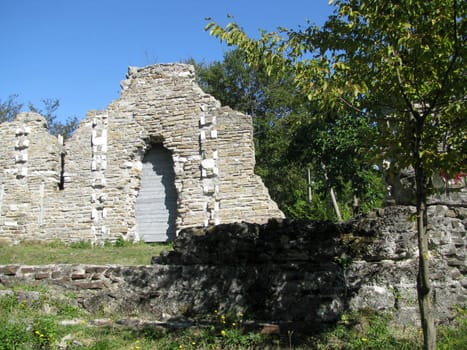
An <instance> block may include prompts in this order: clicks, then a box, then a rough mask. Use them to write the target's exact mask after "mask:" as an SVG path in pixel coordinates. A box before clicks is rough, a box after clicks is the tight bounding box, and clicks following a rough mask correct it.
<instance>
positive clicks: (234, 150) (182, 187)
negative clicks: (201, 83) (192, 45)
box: [0, 64, 283, 243]
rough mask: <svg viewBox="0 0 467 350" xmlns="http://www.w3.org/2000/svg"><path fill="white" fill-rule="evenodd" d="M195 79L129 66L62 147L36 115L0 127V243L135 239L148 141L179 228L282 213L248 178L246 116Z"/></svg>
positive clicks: (181, 72) (185, 71)
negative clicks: (161, 161)
mask: <svg viewBox="0 0 467 350" xmlns="http://www.w3.org/2000/svg"><path fill="white" fill-rule="evenodd" d="M194 78H195V76H194V69H193V67H191V66H189V65H183V64H167V65H154V66H149V67H145V68H134V67H131V68H130V69H129V71H128V74H127V79H126V80H124V81H122V83H121V87H122V93H121V96H120V98H119V99H117V100H116V101H114V102H112V103H111V104H110V105H109V106H108V107H107V109H105V110H103V111H90V112H89V113H88V114H87V116H86V118H85V119H84V120H83V121H81V123H80V125H79V128H78V130H77V131H76V133H75V134H74V135H73V137H72V138H71V139H70V140H68V141H67V142H66V144H65V146H64V147H62V146H61V144H60V142H59V140H57V138H55V137H53V136H50V135H48V134H47V130H46V123H45V120H44V119H43V118H42V117H40V116H39V115H37V114H32V113H27V114H20V115H19V116H18V117H17V118H16V119H15V120H14V121H13V122H11V123H3V124H1V125H0V152H1V153H0V154H2V157H0V165H1V166H2V173H1V174H0V186H1V188H0V239H2V240H5V241H9V242H18V241H21V240H25V239H29V240H34V239H41V240H42V239H46V240H47V239H49V240H50V239H61V240H63V241H77V240H92V241H94V242H97V243H102V242H103V241H105V240H115V239H117V238H118V237H123V238H125V239H130V240H138V239H139V238H140V236H139V232H138V226H137V222H136V208H135V205H136V204H135V203H136V198H137V196H138V194H139V190H140V186H141V176H142V175H141V169H142V159H143V157H144V155H145V153H146V152H147V151H148V150H149V149H151V147H152V146H154V145H156V144H161V145H162V146H163V147H165V148H166V149H167V150H169V151H170V154H171V157H172V160H173V168H174V169H173V170H174V173H175V187H176V189H177V196H178V198H177V214H176V227H177V230H180V229H182V228H185V227H191V226H197V225H210V224H219V223H228V222H235V221H251V222H265V221H266V220H267V219H268V218H271V217H282V216H283V214H282V212H281V211H280V210H279V209H278V207H277V205H276V204H275V203H274V202H273V201H272V200H271V199H270V197H269V194H268V191H267V189H266V188H265V186H264V185H263V183H262V181H261V179H260V178H259V177H258V176H256V175H255V174H254V164H255V161H254V144H253V132H252V124H251V119H250V117H248V116H245V115H243V114H241V113H237V112H235V111H232V110H231V109H229V108H228V107H221V106H220V103H219V102H218V101H216V100H215V99H214V98H213V97H212V96H209V95H207V94H205V93H204V92H203V91H202V90H201V89H200V88H199V87H198V86H197V84H196V83H195V80H194ZM3 155H4V156H3ZM62 155H63V158H62ZM62 159H63V162H62Z"/></svg>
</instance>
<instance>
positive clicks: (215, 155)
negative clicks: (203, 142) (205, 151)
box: [212, 150, 219, 159]
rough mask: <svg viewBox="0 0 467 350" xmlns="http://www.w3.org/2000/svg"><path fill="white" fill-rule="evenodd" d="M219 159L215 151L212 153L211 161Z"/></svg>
mask: <svg viewBox="0 0 467 350" xmlns="http://www.w3.org/2000/svg"><path fill="white" fill-rule="evenodd" d="M218 157H219V152H218V151H217V150H216V151H213V152H212V158H213V159H217V158H218Z"/></svg>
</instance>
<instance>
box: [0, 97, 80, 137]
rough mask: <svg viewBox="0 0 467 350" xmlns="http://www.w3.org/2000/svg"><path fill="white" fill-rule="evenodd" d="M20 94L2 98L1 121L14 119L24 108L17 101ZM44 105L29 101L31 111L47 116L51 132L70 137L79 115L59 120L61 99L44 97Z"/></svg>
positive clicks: (0, 104)
mask: <svg viewBox="0 0 467 350" xmlns="http://www.w3.org/2000/svg"><path fill="white" fill-rule="evenodd" d="M17 98H18V95H11V96H9V97H8V99H7V100H6V101H4V102H2V101H1V100H0V123H3V122H7V121H12V120H13V119H14V118H15V117H16V115H17V114H18V113H20V112H21V110H22V109H23V104H22V103H20V102H17V101H16V99H17ZM41 102H42V104H43V105H44V107H43V108H39V107H37V106H35V105H33V104H32V103H31V102H29V103H28V108H29V110H30V111H31V112H36V113H39V114H41V115H42V116H44V117H45V119H46V121H47V125H48V130H49V133H51V134H52V135H62V136H63V137H64V139H67V138H70V137H71V136H72V135H73V132H74V131H75V130H76V128H77V127H78V124H79V119H78V118H77V117H69V118H67V119H66V120H65V121H64V122H61V121H57V115H56V112H57V109H58V108H59V107H60V101H59V100H57V99H43V100H41Z"/></svg>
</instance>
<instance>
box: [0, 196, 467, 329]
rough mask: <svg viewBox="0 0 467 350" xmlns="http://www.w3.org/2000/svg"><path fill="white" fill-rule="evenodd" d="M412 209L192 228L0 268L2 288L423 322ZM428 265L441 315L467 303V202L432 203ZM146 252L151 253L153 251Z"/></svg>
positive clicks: (283, 317)
mask: <svg viewBox="0 0 467 350" xmlns="http://www.w3.org/2000/svg"><path fill="white" fill-rule="evenodd" d="M413 214H414V208H413V207H398V206H395V207H388V208H385V209H380V210H378V211H375V212H372V213H371V214H370V215H368V216H365V217H361V218H359V219H357V220H353V221H350V222H346V223H343V224H333V223H331V222H314V221H305V220H270V221H269V222H268V223H267V224H263V225H259V224H247V223H241V224H222V225H218V226H212V227H208V228H192V229H185V230H183V231H182V232H181V234H180V235H179V237H178V238H177V239H176V241H175V243H174V250H173V251H171V252H168V253H167V254H165V255H162V256H159V257H155V258H153V265H147V266H133V267H131V266H115V265H112V266H84V265H79V264H76V265H47V266H20V265H7V266H0V286H2V287H3V288H9V287H10V286H12V285H17V284H18V283H26V284H36V285H37V284H41V283H46V284H47V285H48V289H49V290H50V293H57V294H58V295H64V294H66V293H64V291H67V290H68V291H69V290H73V291H75V292H76V294H77V298H76V299H75V300H74V302H78V303H79V304H80V305H82V306H83V307H85V308H86V309H88V310H92V311H96V310H104V311H106V312H109V313H112V312H115V311H123V312H126V313H127V314H129V315H134V316H138V317H149V318H150V319H156V320H160V321H169V320H180V319H189V320H190V319H196V318H197V317H200V316H202V315H203V314H204V315H206V314H212V313H213V311H214V310H219V311H221V312H229V311H232V312H243V313H245V314H247V315H254V317H255V318H256V319H257V320H263V321H268V322H277V323H280V324H288V323H298V324H303V325H306V327H307V329H308V331H310V329H313V327H316V328H318V329H319V328H322V327H323V326H325V325H326V324H332V323H334V322H336V321H338V320H339V319H340V315H341V314H342V313H343V312H346V311H349V310H362V309H366V308H370V309H374V310H378V311H387V312H390V313H392V314H393V315H394V319H395V321H396V322H398V323H399V324H413V323H415V324H417V322H418V321H417V317H418V304H417V296H416V274H417V269H418V267H417V265H418V259H417V253H418V250H417V239H416V233H415V227H414V224H415V223H414V221H413ZM430 222H431V224H430V228H429V235H430V247H431V248H430V249H431V251H430V253H431V260H430V269H431V280H432V284H433V288H434V300H433V301H434V304H433V305H434V307H435V315H436V319H437V320H438V322H447V321H449V320H450V319H451V318H452V317H453V316H454V314H455V311H454V310H455V307H457V306H461V307H466V306H467V265H466V250H465V248H466V245H467V236H466V229H465V227H466V225H467V210H466V208H465V207H447V206H443V205H438V206H433V207H430ZM149 258H150V257H148V261H149Z"/></svg>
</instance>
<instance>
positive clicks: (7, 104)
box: [0, 95, 23, 123]
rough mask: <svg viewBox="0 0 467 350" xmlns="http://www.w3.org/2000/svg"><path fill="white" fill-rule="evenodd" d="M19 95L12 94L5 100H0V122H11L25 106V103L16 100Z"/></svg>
mask: <svg viewBox="0 0 467 350" xmlns="http://www.w3.org/2000/svg"><path fill="white" fill-rule="evenodd" d="M17 98H18V95H10V96H9V97H8V99H7V100H6V101H4V102H2V100H0V123H3V122H11V121H12V120H13V119H15V117H16V115H17V114H18V113H19V112H20V111H21V108H23V104H22V103H19V102H17V101H16V99H17Z"/></svg>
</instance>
